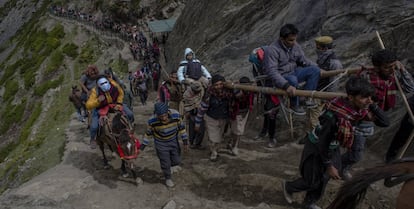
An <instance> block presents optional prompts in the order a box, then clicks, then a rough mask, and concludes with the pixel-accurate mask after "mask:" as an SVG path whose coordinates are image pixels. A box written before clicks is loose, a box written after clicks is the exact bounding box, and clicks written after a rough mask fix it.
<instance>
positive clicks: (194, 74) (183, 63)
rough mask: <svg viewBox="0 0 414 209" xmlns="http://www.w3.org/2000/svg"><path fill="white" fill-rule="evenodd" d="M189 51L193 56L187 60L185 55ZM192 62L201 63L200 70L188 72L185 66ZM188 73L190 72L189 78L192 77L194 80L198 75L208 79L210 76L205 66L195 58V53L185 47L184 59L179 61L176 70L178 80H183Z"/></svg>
mask: <svg viewBox="0 0 414 209" xmlns="http://www.w3.org/2000/svg"><path fill="white" fill-rule="evenodd" d="M190 53H192V54H193V58H192V59H191V60H187V55H188V54H190ZM193 64H194V65H196V64H198V65H201V72H188V71H187V66H189V65H193ZM188 73H191V75H190V78H191V77H193V79H195V80H198V78H199V76H200V75H201V76H204V77H206V78H208V79H210V78H211V75H210V73H209V72H208V70H207V68H206V67H204V65H202V64H201V62H200V60H198V59H196V56H195V53H194V51H193V50H192V49H191V48H186V49H185V50H184V60H183V61H181V62H180V67H179V68H178V70H177V77H178V81H179V82H180V83H182V82H183V81H184V80H185V78H186V76H189V75H188ZM197 77H198V78H197Z"/></svg>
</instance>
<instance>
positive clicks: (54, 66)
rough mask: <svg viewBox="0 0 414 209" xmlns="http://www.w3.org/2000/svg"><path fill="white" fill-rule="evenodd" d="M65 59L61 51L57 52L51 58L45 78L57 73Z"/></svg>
mask: <svg viewBox="0 0 414 209" xmlns="http://www.w3.org/2000/svg"><path fill="white" fill-rule="evenodd" d="M64 58H65V56H64V55H63V53H62V52H61V51H60V50H55V51H54V52H53V53H52V55H51V56H50V61H49V64H48V65H47V66H46V69H45V71H44V72H43V76H44V77H48V76H49V75H51V74H53V72H56V71H57V70H58V69H59V67H60V66H61V65H62V63H63V60H64Z"/></svg>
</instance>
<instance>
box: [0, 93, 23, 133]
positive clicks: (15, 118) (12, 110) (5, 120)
mask: <svg viewBox="0 0 414 209" xmlns="http://www.w3.org/2000/svg"><path fill="white" fill-rule="evenodd" d="M25 107H26V100H25V99H23V100H22V102H21V103H20V104H18V105H13V104H11V103H9V104H8V105H7V106H6V108H4V109H3V113H2V114H1V115H2V123H1V126H0V132H1V133H6V132H7V131H8V130H9V128H10V127H11V126H12V125H13V124H15V123H18V122H20V121H21V120H22V118H23V114H24V111H25Z"/></svg>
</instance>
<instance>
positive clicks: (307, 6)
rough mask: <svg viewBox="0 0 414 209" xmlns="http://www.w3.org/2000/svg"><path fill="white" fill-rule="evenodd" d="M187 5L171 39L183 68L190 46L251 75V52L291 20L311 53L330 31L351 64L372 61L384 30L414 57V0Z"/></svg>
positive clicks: (388, 41)
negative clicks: (376, 33)
mask: <svg viewBox="0 0 414 209" xmlns="http://www.w3.org/2000/svg"><path fill="white" fill-rule="evenodd" d="M186 5H187V6H186V7H185V9H184V10H183V13H182V15H181V16H180V18H179V19H178V20H177V23H176V25H175V28H174V31H173V32H172V33H171V34H170V36H169V39H168V45H167V57H168V60H169V61H170V63H169V64H168V68H169V69H173V68H174V69H175V68H177V63H178V62H179V61H180V60H181V59H182V58H183V52H184V48H186V47H190V48H192V49H193V50H194V51H195V52H196V54H197V56H198V57H199V58H200V59H201V61H202V62H203V63H204V64H205V65H206V66H207V67H208V68H209V69H210V70H211V71H213V72H216V71H219V72H223V73H224V74H225V75H226V76H229V77H238V76H240V75H244V74H248V75H250V72H249V70H250V65H249V63H248V61H247V56H248V54H249V52H250V51H251V50H252V49H253V48H255V47H257V46H261V45H266V44H270V43H271V42H272V41H274V40H276V39H277V38H278V36H279V29H280V27H281V26H282V25H283V24H285V23H293V24H295V25H297V27H298V28H299V30H300V34H299V43H300V44H301V45H302V46H303V48H304V50H305V53H306V54H307V55H308V56H310V57H314V56H315V55H314V52H313V50H314V43H313V38H315V37H316V36H318V35H330V36H332V37H333V38H334V39H335V40H336V41H335V43H336V51H337V54H338V55H339V57H340V58H341V60H342V61H343V63H344V65H345V66H346V67H352V66H356V65H358V64H370V63H369V60H368V59H367V58H368V56H369V54H370V53H371V51H372V50H376V49H378V48H379V44H378V41H377V39H376V36H375V30H378V31H379V32H380V34H381V36H382V39H383V41H384V43H385V47H387V48H391V49H392V50H395V51H396V52H397V53H398V55H399V57H400V58H401V59H402V60H404V61H405V62H406V63H407V62H408V63H409V64H410V65H412V64H411V63H412V62H413V61H414V60H413V58H412V57H413V55H414V52H412V51H411V50H410V48H411V47H410V46H414V43H413V36H414V33H412V31H414V21H412V20H413V18H414V16H413V13H414V10H413V8H414V2H412V1H406V0H396V1H374V0H368V1H356V0H353V1H345V0H334V1H319V0H293V1H288V0H281V1H271V0H259V1H257V0H255V1H253V0H238V1H235V0H234V1H220V0H211V1H197V0H188V1H187V2H186Z"/></svg>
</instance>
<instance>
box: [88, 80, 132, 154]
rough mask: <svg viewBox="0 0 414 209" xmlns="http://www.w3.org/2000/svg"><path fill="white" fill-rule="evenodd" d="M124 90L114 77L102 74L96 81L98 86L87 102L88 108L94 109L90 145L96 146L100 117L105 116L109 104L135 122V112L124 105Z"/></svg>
mask: <svg viewBox="0 0 414 209" xmlns="http://www.w3.org/2000/svg"><path fill="white" fill-rule="evenodd" d="M123 99H124V91H123V90H122V88H121V87H120V86H119V85H118V83H116V82H115V81H114V80H112V79H108V78H106V77H105V76H100V77H99V78H98V79H97V81H96V86H95V87H94V88H93V89H92V91H91V94H90V96H89V98H88V101H87V102H86V109H88V110H92V120H91V124H90V128H89V132H90V136H91V141H90V147H91V148H92V149H95V148H96V134H97V131H98V126H99V117H100V116H105V115H106V113H107V111H105V110H107V108H108V107H109V105H115V107H114V108H115V109H116V110H120V111H123V112H124V113H125V114H126V116H127V118H128V120H129V121H130V122H131V123H133V122H134V114H133V112H132V111H131V110H130V109H129V108H128V106H126V105H122V102H123Z"/></svg>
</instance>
